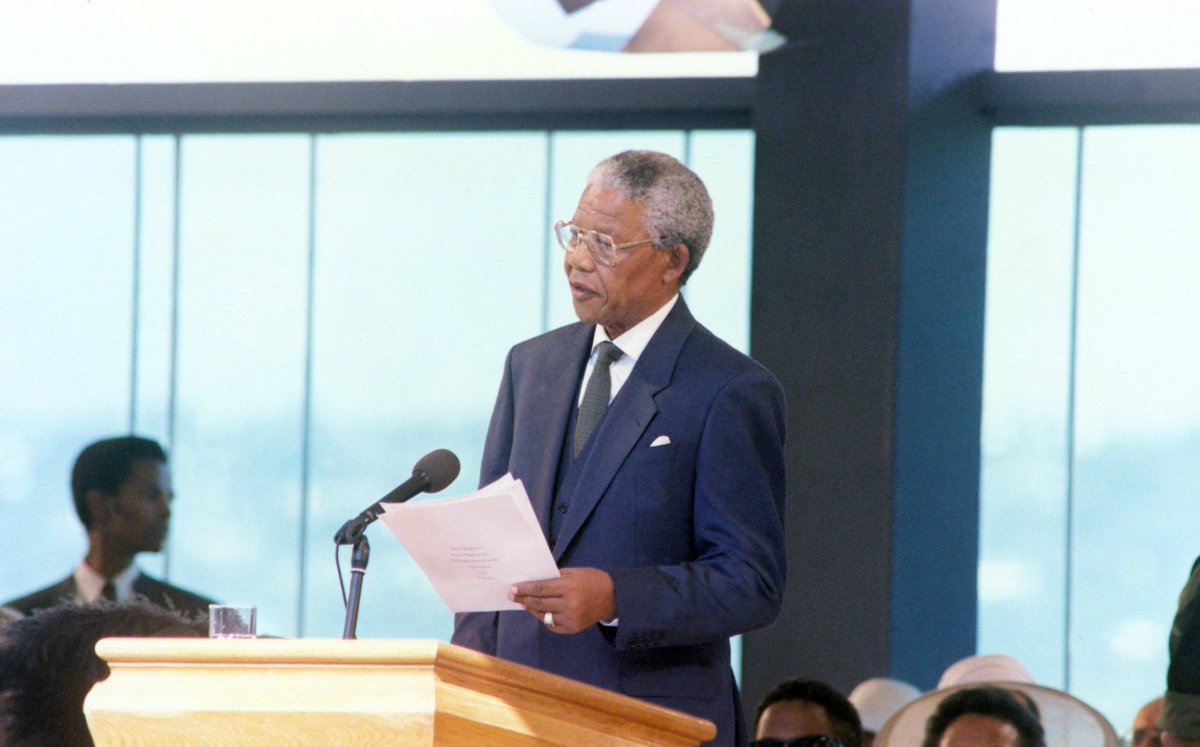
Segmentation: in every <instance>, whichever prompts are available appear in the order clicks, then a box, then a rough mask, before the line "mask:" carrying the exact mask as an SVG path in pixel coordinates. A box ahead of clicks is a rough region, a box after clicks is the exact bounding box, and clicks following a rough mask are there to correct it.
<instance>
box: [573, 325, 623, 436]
mask: <svg viewBox="0 0 1200 747" xmlns="http://www.w3.org/2000/svg"><path fill="white" fill-rule="evenodd" d="M620 357H621V349H620V348H619V347H617V346H616V345H613V344H612V343H611V342H609V341H607V340H605V341H604V342H602V343H600V344H599V345H597V346H596V366H595V367H594V368H593V369H592V377H591V378H590V379H588V383H587V388H586V389H584V391H583V401H582V402H580V403H579V417H578V418H576V420H575V440H574V443H573V445H572V453H573V455H574V456H579V452H580V451H583V445H584V444H586V443H587V440H588V436H590V435H592V431H594V430H595V429H596V424H597V423H599V422H600V418H602V417H604V411H605V410H606V409H608V393H609V392H610V391H611V390H612V378H611V376H610V375H609V370H608V368H609V366H611V365H612V364H613V362H614V361H615V360H617V359H618V358H620Z"/></svg>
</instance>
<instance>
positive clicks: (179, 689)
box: [83, 638, 716, 747]
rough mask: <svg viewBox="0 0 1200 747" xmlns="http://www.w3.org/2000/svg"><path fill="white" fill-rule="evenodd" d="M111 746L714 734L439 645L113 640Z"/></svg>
mask: <svg viewBox="0 0 1200 747" xmlns="http://www.w3.org/2000/svg"><path fill="white" fill-rule="evenodd" d="M96 652H97V653H98V654H99V655H100V657H101V658H103V659H104V660H105V661H106V662H108V665H109V667H110V668H111V669H112V675H111V676H110V677H109V678H108V679H106V680H104V681H103V682H101V683H99V684H97V685H96V686H95V687H94V688H93V689H92V691H91V693H89V694H88V696H87V700H86V701H85V702H84V706H83V710H84V713H85V715H86V716H87V721H88V726H89V728H90V729H91V731H92V735H93V737H94V738H95V740H96V744H97V746H98V747H105V745H162V744H170V745H189V744H194V745H216V744H219V745H280V744H286V745H299V744H314V745H373V744H379V745H454V746H455V747H458V746H460V745H469V746H470V747H476V746H478V745H696V744H698V743H700V742H703V741H707V740H710V739H712V738H713V737H714V736H715V735H716V728H715V727H714V726H713V724H712V722H710V721H705V720H704V719H700V718H696V717H694V716H689V715H685V714H682V713H679V712H677V711H672V710H668V709H665V708H660V707H658V706H653V705H650V704H648V703H644V702H642V701H640V700H636V699H634V698H629V697H626V696H624V695H619V694H617V693H612V692H609V691H607V690H602V689H599V688H596V687H592V686H590V685H584V684H581V683H578V682H575V681H573V680H569V679H566V678H563V677H558V676H555V675H551V674H546V673H545V672H540V671H538V670H536V669H531V668H529V667H525V666H521V665H519V664H513V663H512V662H507V661H501V660H500V659H496V658H494V657H491V656H487V655H485V654H481V653H478V652H476V651H471V650H468V649H465V648H461V647H459V646H453V645H451V644H448V643H442V642H439V641H378V640H376V641H372V640H284V639H255V640H227V639H207V638H106V639H104V640H102V641H100V642H99V643H98V644H97V645H96Z"/></svg>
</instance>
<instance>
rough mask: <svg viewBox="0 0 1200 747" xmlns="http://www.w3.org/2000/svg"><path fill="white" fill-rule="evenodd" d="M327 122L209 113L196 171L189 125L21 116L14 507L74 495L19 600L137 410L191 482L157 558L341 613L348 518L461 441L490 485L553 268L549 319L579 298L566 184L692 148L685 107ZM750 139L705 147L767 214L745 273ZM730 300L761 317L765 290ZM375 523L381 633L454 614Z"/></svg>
mask: <svg viewBox="0 0 1200 747" xmlns="http://www.w3.org/2000/svg"><path fill="white" fill-rule="evenodd" d="M552 138H553V139H554V140H555V141H556V143H555V145H554V147H551V139H552ZM559 141H561V142H559ZM313 142H314V141H313V140H312V139H311V138H310V137H308V136H304V135H253V136H247V135H240V136H229V135H185V136H183V137H182V140H181V143H182V145H181V151H180V152H179V154H178V156H179V159H178V163H179V164H180V169H181V172H180V173H179V174H178V175H177V174H176V163H177V158H176V157H177V153H176V138H175V137H174V136H142V137H140V138H134V137H121V138H80V137H66V138H3V139H0V163H3V164H4V168H3V169H0V197H2V198H3V199H2V200H0V205H4V206H5V207H4V209H5V210H6V212H5V215H4V218H5V220H3V221H0V249H2V250H3V254H2V255H0V258H2V259H3V263H4V268H5V272H4V273H0V290H3V294H2V295H0V312H2V313H3V317H2V318H3V319H4V320H5V324H4V326H3V327H2V328H0V332H2V334H0V349H2V350H3V351H4V352H5V360H6V361H14V363H13V364H12V365H9V366H7V367H6V368H5V369H4V370H3V372H2V373H0V376H2V377H3V380H2V383H3V384H4V385H5V386H3V387H2V388H0V391H2V392H3V393H2V394H0V397H3V398H4V405H5V406H4V408H2V412H0V428H2V430H0V439H2V442H3V445H4V446H5V448H4V449H3V456H0V475H2V476H3V478H4V480H3V485H4V491H3V492H2V493H0V511H2V512H3V514H2V518H3V520H4V523H5V525H6V526H16V525H26V526H28V525H31V521H33V522H38V521H45V520H46V519H47V518H48V519H49V520H50V522H49V523H50V525H49V526H43V525H42V524H40V523H39V524H37V525H36V526H38V528H39V529H41V533H40V534H38V533H29V534H27V535H25V536H28V537H30V540H29V543H28V546H21V545H20V544H19V543H20V542H23V541H24V540H18V545H17V546H16V549H15V550H14V552H16V553H18V554H20V555H23V556H29V557H33V556H34V555H35V554H37V555H39V557H40V558H41V559H42V560H41V562H40V563H39V568H47V569H49V570H48V573H47V575H46V576H45V577H44V578H42V577H37V578H34V577H33V576H30V575H29V573H30V570H29V569H27V568H26V569H21V568H19V567H18V566H14V565H12V564H10V565H6V566H4V567H3V568H2V569H0V584H3V587H2V588H0V592H2V593H3V594H4V596H5V598H7V597H10V596H15V595H17V594H19V593H22V592H25V591H28V590H32V589H33V588H34V587H36V586H38V585H39V584H42V583H48V582H50V581H52V580H55V579H57V578H60V577H61V576H62V575H65V573H66V572H67V571H68V569H69V568H70V567H71V566H72V565H73V564H74V563H76V562H78V559H79V557H80V556H81V555H82V552H83V548H84V538H83V536H82V532H81V531H80V530H79V528H78V523H77V521H76V519H75V517H74V512H73V509H72V508H71V504H70V498H69V495H68V494H67V489H66V480H67V474H68V472H69V469H70V463H71V460H72V459H73V458H74V456H75V454H76V453H77V451H78V450H79V448H81V447H82V446H83V444H84V443H86V442H87V441H89V440H91V439H93V438H95V437H98V436H100V435H105V434H108V433H116V432H123V431H125V430H126V429H128V428H129V427H130V423H131V422H132V424H133V426H134V427H135V428H136V429H137V430H138V431H139V432H143V433H146V434H147V435H150V436H153V437H156V438H159V439H160V440H162V441H164V442H167V443H168V444H170V445H171V446H172V452H173V453H172V457H173V469H174V479H175V486H176V489H177V492H178V496H179V499H178V501H177V502H176V504H175V506H174V520H173V532H172V534H173V539H172V542H171V545H170V547H169V548H168V552H167V554H166V556H167V557H169V559H170V562H169V563H164V562H162V559H161V558H160V557H159V556H153V555H146V556H143V557H141V558H140V559H139V563H140V564H141V565H143V567H146V568H147V570H149V571H150V572H152V573H164V572H168V571H169V575H170V577H171V579H172V580H173V581H175V582H176V583H180V584H182V585H184V586H187V587H192V588H195V589H196V590H198V591H202V592H206V593H208V594H210V595H212V596H215V597H218V598H220V599H224V600H227V601H244V602H252V603H255V604H258V605H259V606H260V607H261V608H262V610H261V612H260V615H261V617H262V621H261V622H260V628H261V629H262V630H263V631H264V632H266V633H269V634H274V635H285V636H290V635H312V636H322V637H337V636H338V635H340V632H341V629H342V623H343V618H344V614H343V610H342V605H341V597H340V595H339V593H338V590H337V575H336V572H335V570H334V568H332V567H331V563H332V561H333V557H332V556H333V553H332V552H331V550H332V544H333V543H332V542H330V541H329V540H330V539H331V538H332V534H333V532H334V530H335V529H336V528H337V527H338V526H340V524H341V523H342V522H343V521H345V520H346V519H347V518H350V517H351V516H353V515H355V514H357V512H358V511H359V510H360V509H361V508H362V507H363V506H365V505H367V504H368V503H370V502H371V501H373V500H374V499H376V498H378V497H379V496H380V495H382V494H383V493H385V492H387V491H388V490H390V489H391V488H392V487H394V486H395V485H396V484H397V483H398V482H400V481H402V480H403V479H405V478H406V477H407V476H408V474H409V473H410V472H411V468H412V465H413V463H414V462H415V461H416V460H417V459H418V458H419V457H420V456H422V455H423V454H425V453H426V452H428V451H430V450H432V449H433V448H439V447H446V448H450V449H452V450H454V451H455V452H456V453H457V454H458V455H459V456H460V458H461V459H462V462H463V471H462V475H461V476H460V478H459V479H458V481H456V482H455V484H454V485H453V486H451V488H450V489H449V490H448V491H447V492H448V493H462V492H467V491H469V490H470V489H472V488H473V487H474V486H475V484H476V482H477V478H478V464H479V459H480V454H481V451H482V447H483V440H484V433H485V430H486V425H487V420H488V417H489V415H490V412H491V408H492V404H493V401H494V398H495V394H496V388H497V385H498V383H499V379H500V374H501V370H502V366H503V361H504V357H505V354H506V353H507V351H508V348H509V347H510V346H511V345H513V344H514V343H515V342H517V341H519V340H522V339H525V338H528V337H531V336H533V335H535V334H538V333H539V332H541V331H542V330H543V329H544V328H545V327H546V326H547V314H548V312H547V310H548V309H550V308H552V307H554V304H553V303H552V302H551V300H549V296H550V295H551V294H557V301H558V303H557V308H556V309H555V310H554V311H553V312H550V315H551V316H556V317H558V318H554V319H552V320H550V322H549V323H550V324H552V325H554V326H557V325H558V324H561V323H566V322H570V321H574V314H573V312H572V311H571V305H570V300H569V297H568V296H567V294H566V293H565V290H564V289H565V283H563V282H561V272H562V270H561V264H562V261H561V252H560V250H558V249H557V247H554V248H553V250H551V247H550V245H549V243H548V242H550V241H552V239H551V238H550V235H549V224H550V222H551V220H552V218H553V217H554V216H555V215H556V214H557V213H558V211H556V210H554V209H552V208H551V205H552V204H555V201H556V200H557V202H558V203H561V204H563V205H565V206H567V207H566V208H565V209H567V210H568V211H569V210H573V208H574V204H575V202H576V200H577V199H578V195H579V191H580V190H581V189H582V185H583V182H584V179H585V178H586V174H587V172H588V171H589V170H590V169H591V167H592V166H593V165H595V163H596V162H597V161H599V160H600V159H601V158H603V157H605V156H607V155H610V154H612V153H614V152H616V151H618V150H620V149H623V148H628V147H648V148H656V149H660V150H666V151H668V152H672V153H674V154H676V155H679V156H682V155H683V154H684V153H685V152H686V151H687V150H688V145H687V136H686V135H685V134H684V133H681V132H646V133H572V134H570V135H550V134H547V133H542V132H533V133H530V132H522V133H494V132H489V133H461V134H413V133H406V134H356V135H321V136H317V137H316V140H315V143H316V146H315V148H316V159H315V162H313V163H311V164H310V153H311V151H310V147H312V143H313ZM562 143H565V145H562ZM722 149H724V150H723V151H722ZM732 149H736V150H732ZM556 150H559V151H561V152H558V153H556ZM722 152H723V153H724V154H725V157H726V158H728V155H727V154H728V153H730V152H739V153H742V154H744V156H745V158H746V159H749V158H750V156H751V152H752V151H751V142H750V139H749V135H748V133H713V134H712V137H711V138H708V137H707V136H705V137H702V138H698V139H696V141H695V143H694V147H693V153H694V155H695V156H696V157H697V159H699V158H701V157H703V154H706V153H707V154H708V156H707V157H708V158H709V159H710V160H709V162H708V165H707V166H703V167H702V166H699V165H698V166H697V168H698V169H701V168H702V169H705V170H706V175H707V174H709V173H711V174H714V175H716V176H710V177H709V178H710V179H718V180H719V181H720V186H719V189H721V190H725V189H728V191H729V195H730V196H729V197H719V196H717V191H718V188H716V187H714V197H716V198H717V200H718V202H720V201H721V200H722V199H730V200H733V199H734V198H735V197H737V198H739V199H737V200H736V201H737V204H736V205H731V206H730V207H728V208H725V207H721V206H720V205H719V206H718V212H719V213H721V214H722V215H723V216H725V215H734V216H741V217H740V218H737V219H736V220H732V221H729V222H728V224H727V225H729V226H730V230H731V231H732V232H733V233H734V234H737V235H744V236H745V239H744V240H741V241H742V245H741V246H738V247H736V249H729V250H727V251H728V254H727V255H723V256H722V257H721V261H722V262H723V263H727V262H731V261H732V262H733V264H724V265H722V268H721V269H720V270H719V271H718V272H717V274H722V273H724V274H727V275H728V276H730V277H747V276H748V267H746V266H743V267H741V268H739V267H737V266H736V265H737V263H736V261H733V260H734V257H736V256H738V255H740V256H741V257H742V262H743V263H745V262H748V257H749V246H748V243H746V242H748V225H749V223H748V220H749V218H748V216H749V214H750V207H749V205H750V204H749V201H748V200H747V199H746V195H745V194H741V195H738V194H737V193H738V191H739V190H740V189H741V188H742V187H739V186H737V185H738V184H739V183H740V184H748V183H749V178H750V176H749V175H750V173H751V164H750V163H748V162H747V163H742V164H739V165H737V166H727V165H725V164H721V163H718V161H719V156H720V155H721V153H722ZM552 156H557V157H556V160H555V162H554V163H551V162H550V161H549V158H550V157H552ZM310 166H312V167H313V169H314V170H313V171H310ZM177 176H178V182H177ZM310 177H312V178H314V179H315V181H314V182H312V184H313V194H312V195H311V198H312V205H311V206H310ZM489 177H490V178H489ZM177 183H178V191H179V194H178V207H179V212H178V215H176V204H177V201H176V198H177V195H176V189H177V187H176V184H177ZM568 183H569V189H568V188H567V187H565V186H564V187H563V188H562V189H559V188H556V187H555V186H554V184H562V185H566V184H568ZM138 189H140V191H136V190H138ZM560 193H561V194H560ZM63 205H71V206H72V209H71V211H70V213H69V216H70V218H71V219H70V220H64V219H63V217H62V216H63V211H62V206H63ZM310 207H313V208H314V211H310ZM566 214H567V215H569V212H567V213H566ZM310 219H311V220H312V226H313V227H314V230H315V234H314V237H313V255H312V264H311V265H310V256H309V246H310V237H309V226H310ZM738 223H741V224H742V225H741V227H740V228H735V227H736V226H737V225H738ZM135 228H136V233H135ZM718 230H720V229H718ZM177 237H178V246H176V239H177ZM721 241H722V245H724V243H725V242H724V241H723V240H721ZM733 243H735V242H734V240H733V239H731V240H730V246H731V247H732V246H733ZM176 252H178V256H176ZM711 259H712V258H711V257H710V260H711ZM713 266H715V265H709V267H708V269H707V271H709V272H712V269H711V268H712V267H713ZM310 271H311V272H312V289H313V296H312V298H311V301H312V304H313V306H312V309H313V328H312V330H311V339H310V338H309V336H308V334H309V331H308V329H307V326H306V325H307V312H308V303H309V300H310V299H309V296H308V291H309V286H308V283H309V277H310V275H309V273H310ZM135 272H136V275H135V274H134V273H135ZM548 273H552V274H548ZM697 277H700V275H697ZM135 280H136V282H135ZM176 281H178V285H177V286H176ZM697 288H699V286H697ZM555 289H557V290H555ZM689 293H695V294H696V301H695V303H696V304H700V305H703V304H706V303H712V302H713V301H715V300H717V299H716V297H715V296H714V297H713V298H712V299H710V300H708V301H706V300H704V299H705V294H704V293H703V292H701V291H694V290H690V291H689ZM720 300H722V301H728V299H720ZM734 305H735V306H736V304H734ZM176 313H177V314H178V318H177V325H176V317H175V315H176ZM706 313H707V314H709V315H710V316H718V315H719V316H720V317H721V319H720V322H716V323H718V324H720V323H726V322H728V323H729V324H730V325H731V329H738V328H741V329H745V327H746V318H747V315H748V309H747V308H745V307H743V308H741V309H740V310H737V309H733V308H729V309H727V310H726V309H723V308H714V310H710V311H707V312H706ZM727 314H732V315H733V316H728V317H727V316H726V315H727ZM81 319H85V320H86V322H87V323H86V324H85V325H81V324H80V320H81ZM10 320H15V321H10ZM714 321H715V320H714ZM310 342H311V367H310V368H309V369H307V372H306V368H305V366H306V364H307V363H308V360H309V359H308V357H307V355H308V353H309V347H308V346H309V344H310ZM309 376H311V392H308V391H307V390H306V389H305V386H306V383H307V382H309V378H308V377H309ZM80 381H84V382H86V386H80V385H79V382H80ZM131 392H132V400H131ZM306 396H308V397H309V398H310V399H309V400H307V401H311V421H310V422H309V426H310V429H311V430H310V433H311V437H310V438H309V440H308V442H307V452H306V440H305V438H306V433H305V430H304V428H305V425H306V420H305V411H306V410H305V408H306ZM131 402H132V404H133V407H132V408H131ZM172 407H174V408H175V409H174V410H172V409H171V408H172ZM104 423H108V425H104ZM306 454H307V455H309V460H308V462H306V459H305V456H306ZM306 464H307V468H308V470H309V471H308V472H307V473H306V472H305V467H306ZM47 496H50V497H55V496H57V497H58V498H57V500H59V501H60V502H59V503H58V504H57V506H56V507H55V508H54V510H53V512H51V513H47V511H46V508H45V506H46V505H47V504H46V503H45V501H46V500H47ZM372 533H373V534H374V535H375V539H376V540H377V541H376V542H375V545H376V547H375V548H373V549H374V551H375V552H374V553H373V554H374V556H375V557H374V558H373V559H372V561H371V568H370V570H369V573H368V578H367V581H366V584H365V585H364V597H363V606H362V610H361V616H360V624H359V629H358V630H359V634H360V635H362V636H363V637H435V638H445V637H447V636H448V635H449V633H450V614H449V612H448V611H447V610H446V609H445V606H444V605H443V604H442V602H441V600H440V599H438V598H437V596H436V594H435V593H434V592H433V591H432V589H431V588H430V587H429V586H428V583H427V582H426V580H425V578H424V576H423V575H422V574H421V573H420V572H419V571H418V570H417V569H416V568H415V566H413V565H412V563H411V562H410V561H409V559H408V558H407V556H406V555H405V553H404V552H403V549H402V548H401V547H400V546H399V544H398V543H397V542H395V540H394V539H392V538H391V537H390V535H388V534H387V533H386V532H385V531H382V530H381V529H375V530H373V532H372ZM47 534H49V535H50V540H51V541H50V542H47ZM47 547H50V548H52V552H54V553H56V557H59V556H60V557H59V561H58V562H57V563H55V564H51V563H46V562H45V561H46V558H47V557H48V556H47V553H46V550H47ZM35 550H36V553H35ZM346 562H347V558H346V553H343V556H342V563H343V567H345V565H346ZM51 565H53V566H54V567H51Z"/></svg>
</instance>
